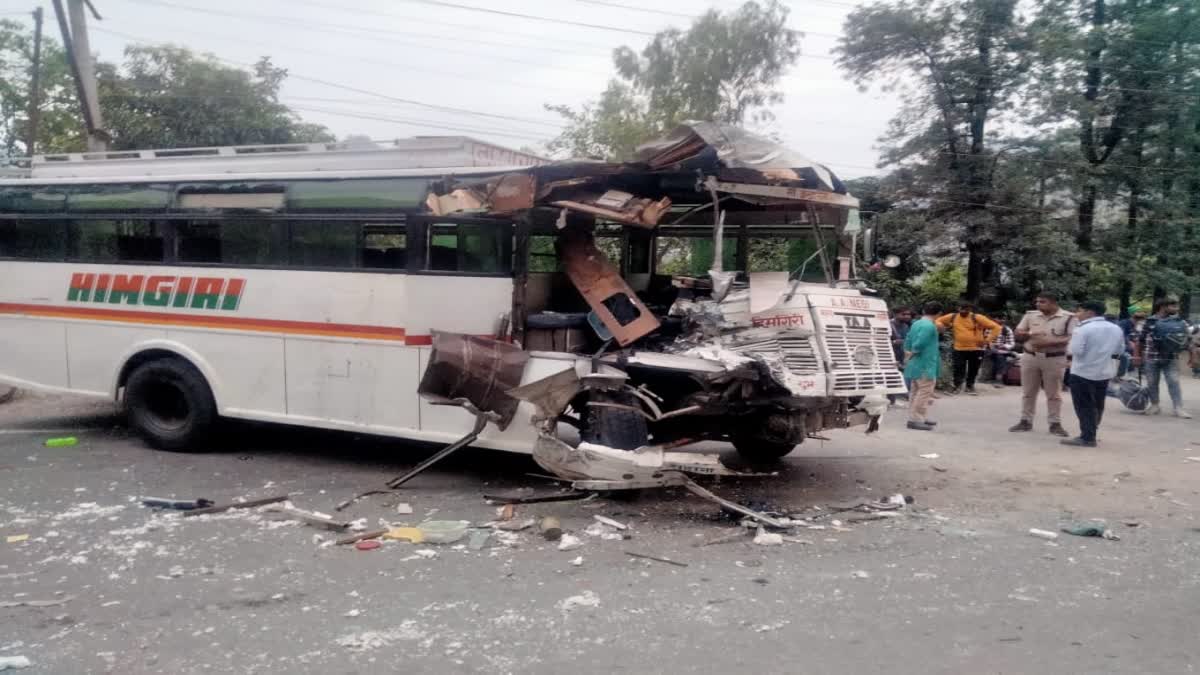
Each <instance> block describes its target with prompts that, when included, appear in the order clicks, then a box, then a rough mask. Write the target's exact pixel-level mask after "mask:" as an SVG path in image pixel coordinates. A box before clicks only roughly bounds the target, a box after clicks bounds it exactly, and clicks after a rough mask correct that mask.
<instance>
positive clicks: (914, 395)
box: [908, 378, 937, 422]
mask: <svg viewBox="0 0 1200 675" xmlns="http://www.w3.org/2000/svg"><path fill="white" fill-rule="evenodd" d="M936 385H937V380H933V379H928V380H927V379H924V378H922V379H917V380H913V381H912V391H910V392H909V394H908V395H909V398H911V399H912V400H910V401H909V402H908V419H909V421H910V422H924V421H925V419H926V416H927V415H928V414H929V406H931V405H933V388H934V386H936Z"/></svg>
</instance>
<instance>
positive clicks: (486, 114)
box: [107, 31, 560, 128]
mask: <svg viewBox="0 0 1200 675" xmlns="http://www.w3.org/2000/svg"><path fill="white" fill-rule="evenodd" d="M107 32H110V33H113V34H114V35H118V36H120V37H123V38H125V39H127V40H132V41H133V42H137V43H141V44H146V45H151V46H160V47H163V46H165V47H170V46H171V45H170V44H167V43H162V42H155V41H153V40H146V39H145V38H140V37H138V36H136V35H129V34H128V33H121V32H119V31H107ZM210 56H211V57H212V58H213V59H214V60H217V61H221V62H223V63H229V64H232V65H234V66H237V67H239V68H245V69H253V68H254V64H249V63H244V62H241V61H234V60H232V59H225V58H221V57H219V56H215V55H210ZM288 77H290V78H293V79H296V80H302V81H305V82H312V83H313V84H319V85H323V86H326V87H332V88H334V89H342V90H344V91H351V92H354V93H357V94H365V95H367V96H374V97H376V98H382V99H386V100H389V101H395V102H397V103H404V104H407V105H414V106H417V107H421V108H429V109H431V110H438V111H441V112H452V113H459V114H465V115H474V116H478V117H488V118H493V119H501V120H505V121H508V122H523V123H526V124H537V125H542V126H550V127H556V128H559V127H560V125H556V124H554V123H551V122H547V121H545V120H538V119H533V118H529V117H517V116H515V115H501V114H499V113H489V112H483V111H479V110H471V109H468V108H456V107H454V106H447V105H439V104H435V103H426V102H424V101H417V100H414V99H410V98H403V97H400V96H392V95H390V94H383V93H380V92H377V91H371V90H369V89H362V88H360V87H352V86H349V85H345V84H339V83H337V82H330V81H329V80H323V79H320V78H316V77H308V76H305V75H297V74H295V73H293V72H290V71H289V72H288Z"/></svg>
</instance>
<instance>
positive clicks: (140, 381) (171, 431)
mask: <svg viewBox="0 0 1200 675" xmlns="http://www.w3.org/2000/svg"><path fill="white" fill-rule="evenodd" d="M125 405H126V408H127V409H128V411H129V423H130V426H132V427H133V428H134V429H135V430H137V432H138V433H140V434H141V435H142V437H143V438H145V439H146V442H147V443H149V444H150V445H152V446H154V447H155V448H158V449H159V450H170V451H172V452H197V451H201V450H205V449H206V448H205V447H204V442H205V441H206V440H207V439H208V436H209V434H210V433H211V432H212V429H213V427H214V426H215V425H216V423H217V404H216V402H215V401H214V400H213V395H212V390H211V389H209V387H208V383H207V382H205V380H204V376H203V375H201V374H200V371H198V370H196V367H195V366H193V365H192V364H190V363H188V362H187V361H184V360H183V359H180V358H164V359H156V360H154V361H149V362H147V363H143V364H142V365H140V366H138V367H137V368H136V369H134V371H133V372H132V373H130V375H129V379H128V380H127V381H126V383H125Z"/></svg>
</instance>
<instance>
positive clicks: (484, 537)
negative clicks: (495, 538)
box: [467, 530, 492, 551]
mask: <svg viewBox="0 0 1200 675" xmlns="http://www.w3.org/2000/svg"><path fill="white" fill-rule="evenodd" d="M491 538H492V532H491V530H471V538H470V539H468V540H467V548H469V549H471V550H472V551H482V550H483V547H484V546H487V543H488V540H489V539H491Z"/></svg>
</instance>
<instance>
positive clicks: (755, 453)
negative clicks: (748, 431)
mask: <svg viewBox="0 0 1200 675" xmlns="http://www.w3.org/2000/svg"><path fill="white" fill-rule="evenodd" d="M731 442H732V443H733V449H734V450H737V452H738V455H740V456H741V457H742V458H743V459H745V460H746V461H748V462H752V463H754V464H770V463H772V462H778V461H779V460H781V459H783V458H784V457H787V456H788V455H789V454H790V453H791V452H792V451H793V450H795V449H796V444H795V443H780V442H778V441H764V440H760V439H754V438H734V439H733V440H732V441H731Z"/></svg>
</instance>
